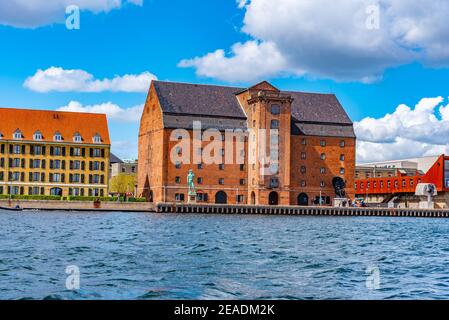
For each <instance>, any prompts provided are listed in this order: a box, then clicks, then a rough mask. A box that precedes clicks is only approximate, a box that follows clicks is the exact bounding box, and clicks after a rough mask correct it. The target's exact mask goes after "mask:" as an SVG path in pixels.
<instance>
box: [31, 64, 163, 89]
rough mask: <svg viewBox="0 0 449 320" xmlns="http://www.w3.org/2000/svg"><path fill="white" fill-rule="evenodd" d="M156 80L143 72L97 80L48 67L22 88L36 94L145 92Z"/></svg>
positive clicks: (86, 74)
mask: <svg viewBox="0 0 449 320" xmlns="http://www.w3.org/2000/svg"><path fill="white" fill-rule="evenodd" d="M156 79H157V78H156V76H155V75H154V74H152V73H150V72H143V73H141V74H138V75H133V74H126V75H124V76H115V77H114V78H112V79H103V80H98V79H95V78H94V76H93V75H92V74H90V73H88V72H86V71H84V70H80V69H75V70H65V69H63V68H60V67H50V68H48V69H46V70H41V69H39V70H37V71H36V73H35V74H34V75H33V76H31V77H28V78H27V79H26V80H25V82H24V86H25V87H26V88H28V89H30V90H33V91H37V92H49V91H60V92H68V91H78V92H101V91H121V92H147V91H148V88H149V87H150V83H151V81H152V80H156Z"/></svg>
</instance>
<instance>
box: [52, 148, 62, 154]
mask: <svg viewBox="0 0 449 320" xmlns="http://www.w3.org/2000/svg"><path fill="white" fill-rule="evenodd" d="M53 155H55V156H62V148H61V147H54V149H53Z"/></svg>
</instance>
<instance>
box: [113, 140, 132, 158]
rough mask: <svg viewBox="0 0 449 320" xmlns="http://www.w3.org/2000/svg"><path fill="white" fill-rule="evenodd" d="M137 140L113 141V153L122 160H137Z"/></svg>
mask: <svg viewBox="0 0 449 320" xmlns="http://www.w3.org/2000/svg"><path fill="white" fill-rule="evenodd" d="M137 149H138V148H137V138H136V141H134V140H113V141H112V142H111V152H112V153H113V154H115V155H116V156H118V157H119V158H120V159H122V160H126V159H127V160H135V159H137V154H138V150H137Z"/></svg>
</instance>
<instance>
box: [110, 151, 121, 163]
mask: <svg viewBox="0 0 449 320" xmlns="http://www.w3.org/2000/svg"><path fill="white" fill-rule="evenodd" d="M109 162H110V163H123V160H122V159H120V158H119V157H117V156H116V155H115V154H113V153H112V152H111V153H110V154H109Z"/></svg>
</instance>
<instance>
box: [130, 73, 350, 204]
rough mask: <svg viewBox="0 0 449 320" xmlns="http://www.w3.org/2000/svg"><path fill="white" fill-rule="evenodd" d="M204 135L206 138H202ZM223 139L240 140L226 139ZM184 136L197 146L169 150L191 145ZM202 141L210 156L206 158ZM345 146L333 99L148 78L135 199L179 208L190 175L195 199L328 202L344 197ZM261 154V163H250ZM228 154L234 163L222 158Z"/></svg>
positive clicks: (345, 128) (342, 116)
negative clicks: (265, 156)
mask: <svg viewBox="0 0 449 320" xmlns="http://www.w3.org/2000/svg"><path fill="white" fill-rule="evenodd" d="M194 123H200V125H201V129H200V131H199V132H198V131H196V128H195V126H194ZM179 129H184V131H186V132H187V135H188V137H187V139H184V137H183V136H182V135H178V133H177V131H179ZM213 130H215V137H214V138H213V139H208V138H204V137H205V136H208V135H209V134H210V132H211V131H213ZM207 131H209V132H207ZM228 132H233V133H236V132H244V133H248V134H247V135H246V136H244V137H242V136H241V135H238V134H237V135H236V137H235V138H232V139H227V134H228ZM263 134H265V135H264V137H265V138H263V139H262V136H263ZM194 135H198V136H199V137H200V139H199V140H200V142H199V145H198V146H197V147H193V148H192V149H190V147H189V150H187V149H183V148H182V147H179V143H182V141H183V140H187V142H188V143H187V144H189V145H192V144H193V145H194V144H195V143H196V142H195V141H194V139H196V138H193V136H194ZM174 136H176V137H174ZM201 137H203V139H201ZM188 139H190V140H188ZM178 140H179V141H178ZM212 140H213V141H215V142H217V141H219V144H220V146H221V147H220V149H219V150H217V151H218V152H216V151H213V152H208V147H210V143H211V141H212ZM262 140H263V141H262ZM227 143H228V144H229V147H230V148H229V149H228V148H227V145H226V144H227ZM355 143H356V137H355V134H354V129H353V124H352V121H351V120H350V118H349V117H348V115H347V114H346V112H345V110H344V109H343V107H342V106H341V104H340V103H339V101H338V99H337V98H336V96H335V95H333V94H315V93H303V92H291V91H280V90H279V89H277V88H275V87H274V86H272V85H271V84H270V83H268V82H266V81H264V82H261V83H259V84H257V85H254V86H252V87H250V88H236V87H223V86H211V85H197V84H185V83H172V82H161V81H153V82H152V84H151V87H150V89H149V92H148V97H147V100H146V103H145V107H144V111H143V114H142V118H141V123H140V132H139V169H138V195H142V196H144V197H146V198H147V199H149V200H150V201H155V202H183V201H187V199H188V190H187V189H188V188H187V174H188V172H189V170H192V171H193V173H194V174H195V185H196V189H197V190H196V192H197V201H198V202H204V203H232V204H260V205H268V204H269V205H277V204H282V205H304V206H307V205H312V204H319V203H321V204H325V205H326V204H327V205H330V204H332V199H333V198H335V197H341V195H342V192H341V191H342V190H341V186H344V184H345V182H346V194H345V196H347V197H349V198H353V197H354V190H353V186H354V167H355ZM239 144H240V146H242V148H241V149H239V150H237V148H238V147H239ZM234 150H236V151H235V153H232V152H234ZM273 150H274V151H273ZM229 151H231V152H229ZM267 151H268V152H267ZM268 153H269V156H270V159H269V163H268V162H264V161H263V159H262V161H260V159H261V158H263V156H262V155H263V154H268ZM205 155H206V156H207V157H214V158H216V157H218V158H219V159H218V161H213V162H208V161H204V156H205ZM173 156H174V157H178V156H180V157H182V156H185V157H186V158H187V160H188V161H173V158H172V157H173ZM237 157H240V158H241V159H242V161H241V162H240V163H238V162H237V161H231V162H228V161H227V159H231V160H232V159H235V158H237ZM196 158H200V160H199V161H195V159H196ZM254 159H257V161H252V160H254ZM335 181H337V182H338V183H337V184H336V183H335ZM336 185H338V186H339V187H338V188H336V187H335V186H336ZM337 190H339V191H338V192H339V193H340V194H338V195H337ZM189 200H190V198H189Z"/></svg>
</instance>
